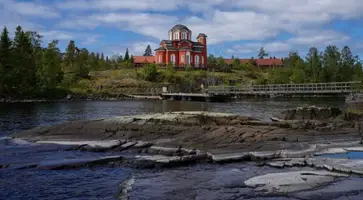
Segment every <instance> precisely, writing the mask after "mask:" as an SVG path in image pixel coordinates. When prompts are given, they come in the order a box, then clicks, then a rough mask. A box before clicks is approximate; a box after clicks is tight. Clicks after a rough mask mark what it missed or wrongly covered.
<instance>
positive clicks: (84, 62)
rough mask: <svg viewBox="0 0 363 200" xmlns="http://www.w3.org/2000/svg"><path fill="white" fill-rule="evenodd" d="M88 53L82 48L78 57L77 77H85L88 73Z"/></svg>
mask: <svg viewBox="0 0 363 200" xmlns="http://www.w3.org/2000/svg"><path fill="white" fill-rule="evenodd" d="M88 61H89V52H88V50H87V49H86V48H82V49H81V50H80V53H79V57H78V65H79V70H78V72H77V74H78V76H80V77H87V76H88V73H89V71H90V68H91V67H90V64H89V62H88Z"/></svg>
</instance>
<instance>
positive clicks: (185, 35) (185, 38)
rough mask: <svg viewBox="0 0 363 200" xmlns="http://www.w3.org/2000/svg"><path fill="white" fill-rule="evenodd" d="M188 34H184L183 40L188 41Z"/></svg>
mask: <svg viewBox="0 0 363 200" xmlns="http://www.w3.org/2000/svg"><path fill="white" fill-rule="evenodd" d="M187 35H188V34H187V33H186V32H182V40H187V39H188V36H187Z"/></svg>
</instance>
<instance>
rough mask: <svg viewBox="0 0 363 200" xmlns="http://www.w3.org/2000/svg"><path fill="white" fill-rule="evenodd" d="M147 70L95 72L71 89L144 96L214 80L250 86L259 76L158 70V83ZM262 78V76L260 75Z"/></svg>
mask: <svg viewBox="0 0 363 200" xmlns="http://www.w3.org/2000/svg"><path fill="white" fill-rule="evenodd" d="M145 73H146V72H145V69H143V68H136V69H118V70H106V71H93V72H90V74H89V75H90V76H89V78H87V79H82V80H80V81H78V82H77V83H75V84H72V85H71V86H70V90H71V92H73V93H80V94H86V93H87V94H90V93H92V94H99V93H108V94H121V93H124V94H130V93H136V91H139V92H142V91H145V90H146V89H147V88H162V87H163V86H167V87H169V88H174V89H175V90H181V91H185V90H193V91H198V88H199V87H200V84H202V83H206V82H207V80H208V79H209V80H212V79H213V78H212V77H214V80H215V81H216V82H218V83H219V84H226V85H228V84H233V85H241V84H249V83H253V82H254V81H256V75H254V74H251V73H247V72H246V71H237V70H235V71H231V72H229V73H224V72H208V71H203V70H187V71H176V70H170V69H156V76H155V79H154V80H152V81H148V80H147V79H146V78H145ZM259 76H260V75H259Z"/></svg>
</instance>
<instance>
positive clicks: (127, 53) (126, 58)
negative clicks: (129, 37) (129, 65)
mask: <svg viewBox="0 0 363 200" xmlns="http://www.w3.org/2000/svg"><path fill="white" fill-rule="evenodd" d="M129 59H130V55H129V49H128V48H127V49H126V52H125V56H124V61H128V60H129Z"/></svg>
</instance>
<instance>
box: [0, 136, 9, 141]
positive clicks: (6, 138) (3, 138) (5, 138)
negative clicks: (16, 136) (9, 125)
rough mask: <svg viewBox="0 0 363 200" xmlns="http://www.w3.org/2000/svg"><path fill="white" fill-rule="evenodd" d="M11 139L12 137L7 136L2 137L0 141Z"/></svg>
mask: <svg viewBox="0 0 363 200" xmlns="http://www.w3.org/2000/svg"><path fill="white" fill-rule="evenodd" d="M10 139H11V137H7V136H5V137H0V140H10Z"/></svg>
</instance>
